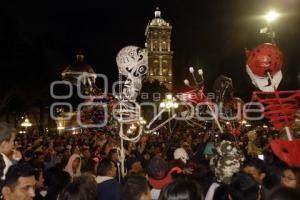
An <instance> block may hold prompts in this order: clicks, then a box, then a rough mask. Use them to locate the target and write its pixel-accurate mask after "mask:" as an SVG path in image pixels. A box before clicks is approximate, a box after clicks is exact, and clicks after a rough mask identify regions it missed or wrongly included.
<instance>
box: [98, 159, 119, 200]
mask: <svg viewBox="0 0 300 200" xmlns="http://www.w3.org/2000/svg"><path fill="white" fill-rule="evenodd" d="M116 171H117V169H116V167H115V165H114V163H112V162H111V161H110V160H102V161H101V162H100V164H99V166H98V169H97V177H96V182H97V199H98V200H103V199H109V200H120V199H121V186H120V183H119V182H118V181H116V180H115V177H116Z"/></svg>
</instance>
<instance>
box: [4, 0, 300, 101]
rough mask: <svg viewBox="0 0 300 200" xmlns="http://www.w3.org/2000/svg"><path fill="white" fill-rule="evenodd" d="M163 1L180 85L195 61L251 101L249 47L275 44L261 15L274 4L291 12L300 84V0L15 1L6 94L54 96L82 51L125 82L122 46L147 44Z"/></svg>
mask: <svg viewBox="0 0 300 200" xmlns="http://www.w3.org/2000/svg"><path fill="white" fill-rule="evenodd" d="M157 5H159V7H160V10H161V12H162V18H164V19H165V20H166V21H168V22H170V23H171V25H172V26H173V31H172V50H173V51H174V57H173V62H174V66H173V71H174V85H175V88H176V90H177V91H184V90H185V89H186V88H185V87H184V86H183V80H184V79H185V78H186V76H187V75H188V67H190V66H195V67H196V68H199V67H200V66H201V67H202V68H203V70H204V76H205V78H206V81H205V83H206V91H210V90H211V88H212V83H213V81H214V80H215V79H216V78H217V77H218V76H219V75H220V74H224V75H227V76H230V77H231V78H232V79H233V83H234V88H235V95H236V96H239V97H242V98H244V99H245V100H248V99H249V97H250V96H251V92H252V91H253V90H255V87H253V86H252V85H251V81H250V78H249V77H248V75H247V74H246V71H245V67H244V66H245V60H246V58H245V54H244V48H249V49H251V48H253V47H255V46H256V45H258V44H260V43H262V42H267V40H266V38H265V37H263V36H262V35H261V34H259V29H260V28H262V27H263V26H264V25H265V22H264V21H263V20H262V19H261V18H259V16H261V15H263V14H265V13H266V11H268V10H270V8H274V9H275V10H276V11H278V12H280V13H283V14H284V15H283V16H282V17H281V18H280V19H279V20H278V21H276V23H275V24H274V29H275V31H276V33H277V38H276V40H277V44H278V46H279V47H280V48H281V50H282V51H283V53H284V62H285V63H284V66H283V76H284V78H283V81H282V83H281V85H280V89H297V88H298V89H299V80H298V79H297V76H298V74H299V73H300V58H299V55H300V3H299V1H297V0H277V1H275V0H274V1H267V0H207V1H203V0H162V1H154V0H152V1H150V0H126V1H125V0H123V1H122V0H119V1H115V0H110V1H99V0H98V1H65V0H61V1H53V0H52V1H34V2H31V1H19V2H16V1H7V2H6V3H4V2H2V3H1V6H0V49H1V62H0V63H1V65H0V66H1V68H0V69H1V80H0V93H1V94H0V98H3V96H4V95H5V94H7V93H8V92H9V91H17V93H18V94H19V95H22V96H23V97H25V98H26V99H27V100H29V99H31V98H33V97H39V96H44V95H48V94H49V86H50V83H51V81H53V80H61V76H60V74H61V72H62V71H63V69H65V68H66V67H67V66H68V65H69V64H72V63H73V62H74V59H75V54H76V53H77V52H78V51H81V52H82V53H83V54H84V55H85V60H86V62H87V63H89V64H90V65H91V66H92V67H93V68H94V70H95V72H96V73H102V74H106V75H107V76H108V77H109V80H110V82H113V81H114V80H117V78H118V72H117V66H116V63H115V56H116V54H117V52H118V51H119V50H120V49H121V48H123V47H124V46H127V45H138V46H141V47H143V46H144V43H145V36H144V33H145V29H146V26H147V24H148V22H149V20H151V19H152V18H153V17H154V13H153V12H154V11H155V7H156V6H157Z"/></svg>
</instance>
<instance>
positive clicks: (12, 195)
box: [2, 163, 36, 200]
mask: <svg viewBox="0 0 300 200" xmlns="http://www.w3.org/2000/svg"><path fill="white" fill-rule="evenodd" d="M35 184H36V180H35V170H34V169H33V168H31V167H30V165H29V164H27V163H20V164H15V165H12V166H11V167H10V168H9V169H8V171H7V174H6V178H5V181H4V185H3V188H2V195H3V198H4V199H5V200H30V199H33V197H35Z"/></svg>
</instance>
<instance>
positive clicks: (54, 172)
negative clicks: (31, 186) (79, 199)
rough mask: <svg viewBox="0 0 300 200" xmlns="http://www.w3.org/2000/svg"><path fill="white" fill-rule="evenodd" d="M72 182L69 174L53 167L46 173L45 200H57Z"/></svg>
mask: <svg viewBox="0 0 300 200" xmlns="http://www.w3.org/2000/svg"><path fill="white" fill-rule="evenodd" d="M70 181H71V177H70V175H69V173H68V172H65V171H63V170H62V169H59V168H56V167H52V168H50V169H48V170H47V171H46V173H45V188H47V194H46V196H45V200H57V197H58V194H59V193H60V192H61V190H62V189H63V188H64V187H65V186H66V185H67V184H68V183H69V182H70Z"/></svg>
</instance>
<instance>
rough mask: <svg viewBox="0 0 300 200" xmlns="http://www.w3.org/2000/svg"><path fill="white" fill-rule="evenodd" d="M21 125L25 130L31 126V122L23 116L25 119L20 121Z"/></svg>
mask: <svg viewBox="0 0 300 200" xmlns="http://www.w3.org/2000/svg"><path fill="white" fill-rule="evenodd" d="M21 126H22V127H24V128H25V130H26V132H27V128H28V127H31V126H32V123H30V121H29V119H28V118H25V120H24V121H23V122H22V123H21Z"/></svg>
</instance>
